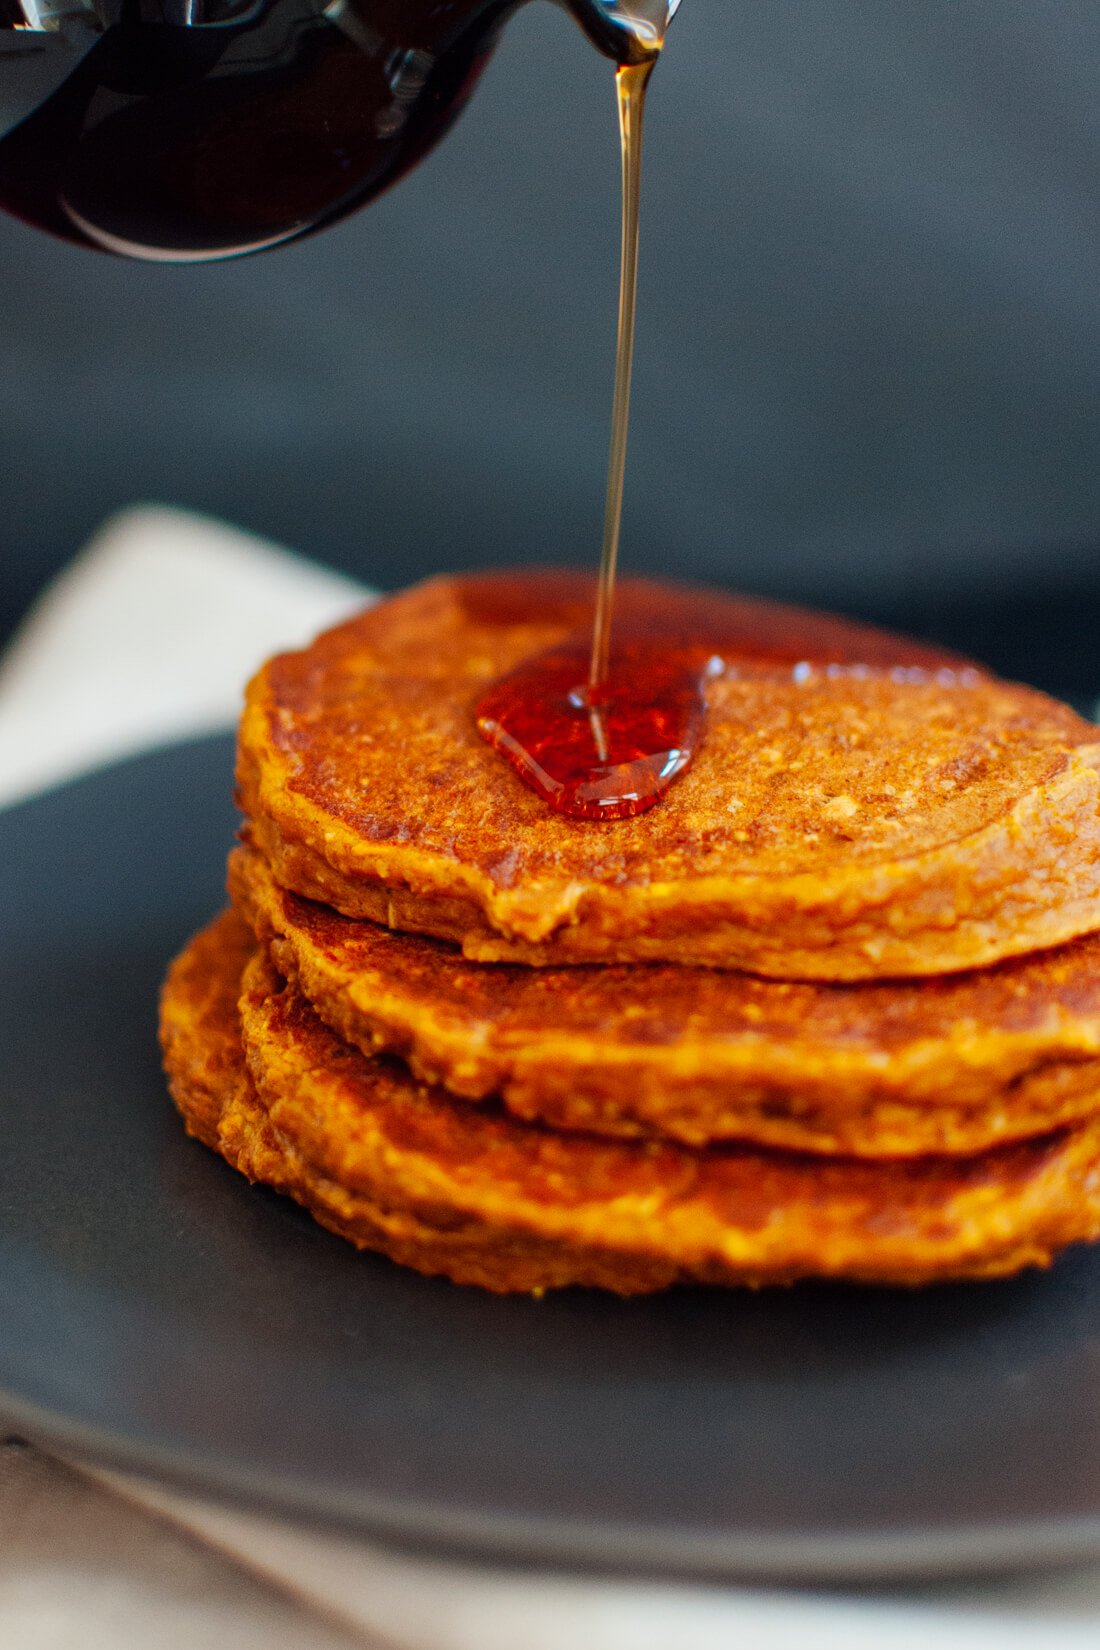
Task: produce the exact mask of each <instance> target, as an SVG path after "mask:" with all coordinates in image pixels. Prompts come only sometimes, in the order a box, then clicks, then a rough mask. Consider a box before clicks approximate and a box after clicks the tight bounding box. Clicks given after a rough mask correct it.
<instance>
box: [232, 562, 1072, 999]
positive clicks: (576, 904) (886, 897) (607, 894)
mask: <svg viewBox="0 0 1100 1650" xmlns="http://www.w3.org/2000/svg"><path fill="white" fill-rule="evenodd" d="M590 590H591V586H590V584H589V583H588V581H585V580H582V579H579V578H571V577H568V576H564V575H544V576H538V577H536V576H530V577H529V576H526V575H525V576H524V577H523V578H512V579H510V578H508V577H503V576H501V577H497V578H494V577H491V576H482V577H468V578H447V579H436V580H432V581H429V582H428V583H427V584H424V585H420V586H417V587H416V588H414V589H412V590H410V591H407V592H406V593H404V594H403V595H400V596H397V597H394V598H393V599H391V600H389V601H387V602H384V603H382V604H380V605H379V606H377V607H375V608H373V609H371V610H370V611H368V612H367V613H365V614H363V615H361V616H360V617H358V618H355V619H353V620H351V621H350V622H349V623H347V624H344V625H342V626H340V627H338V628H337V629H335V630H332V631H330V632H328V633H327V634H326V635H324V636H322V637H320V638H319V639H318V640H317V641H316V642H315V643H314V644H313V645H312V646H311V647H309V648H307V649H305V650H304V651H302V652H299V653H290V654H283V655H282V656H280V657H277V658H275V659H273V660H272V661H270V662H269V663H268V664H267V665H266V666H265V667H264V668H263V669H262V670H261V671H260V673H259V674H258V675H257V676H256V678H255V679H254V680H253V682H252V683H251V685H250V687H249V690H248V696H247V704H246V708H245V713H244V717H243V720H242V724H241V733H240V743H239V764H238V781H239V795H240V799H241V802H242V806H243V807H244V808H245V810H246V811H247V813H248V814H249V815H250V817H251V821H252V829H253V833H254V836H255V839H256V841H257V843H258V845H259V847H260V848H261V850H262V852H263V853H264V855H265V856H266V857H267V859H268V860H269V862H270V863H271V865H272V868H273V870H274V872H275V874H276V877H277V878H278V880H279V882H280V883H281V884H282V885H283V886H284V887H287V888H290V889H292V890H293V891H295V892H297V893H300V894H303V895H306V896H307V897H310V898H313V899H318V900H322V901H324V902H325V903H327V904H329V905H331V906H333V907H335V908H336V909H337V910H339V911H341V912H343V913H344V914H345V915H348V916H352V917H367V918H371V919H373V920H375V921H377V922H382V923H385V924H387V925H388V926H390V927H395V928H400V929H403V930H407V931H410V932H419V933H427V934H432V935H435V936H436V937H438V938H441V939H445V940H449V941H452V942H454V943H457V944H459V945H460V946H461V947H462V948H463V950H464V952H465V953H466V955H467V956H468V957H470V958H471V959H474V960H478V961H488V962H501V961H506V962H507V961H510V962H520V963H526V964H534V965H538V966H547V965H552V964H555V963H558V964H560V963H583V962H600V963H606V962H616V961H618V962H631V961H657V962H682V963H689V964H708V965H717V966H721V967H727V968H738V969H744V970H747V971H749V972H754V973H758V974H762V975H767V976H772V977H776V978H780V979H817V980H861V979H878V978H887V977H900V976H908V975H930V974H937V973H942V972H948V971H953V970H961V969H967V968H975V967H978V966H982V965H986V964H989V963H993V962H997V961H999V960H1001V959H1002V958H1005V957H1009V956H1015V955H1020V954H1022V953H1024V952H1027V951H1033V950H1038V949H1041V948H1044V947H1049V946H1053V945H1057V944H1061V943H1063V942H1064V941H1067V940H1070V939H1073V938H1075V937H1076V936H1078V935H1080V934H1083V933H1088V932H1092V931H1094V930H1096V929H1098V928H1100V772H1098V758H1100V746H1098V744H1097V743H1096V741H1097V740H1098V738H1100V735H1098V732H1097V730H1096V729H1095V728H1094V727H1093V726H1092V725H1091V724H1089V723H1087V722H1084V721H1083V720H1082V719H1081V718H1080V717H1078V716H1077V715H1076V714H1075V713H1074V712H1073V711H1072V710H1070V709H1069V708H1068V707H1067V706H1064V705H1060V704H1057V703H1056V702H1055V701H1053V700H1051V699H1048V698H1047V697H1045V696H1044V695H1043V694H1040V693H1036V692H1033V691H1031V690H1030V689H1027V688H1024V687H1020V686H1017V685H1014V684H1010V683H1005V682H1000V681H996V680H994V679H992V678H991V677H989V676H987V675H984V674H983V673H981V672H980V671H978V670H976V669H974V668H971V667H967V666H965V665H964V664H961V663H960V662H958V661H954V662H950V663H948V662H945V657H944V656H943V655H940V654H936V653H933V652H930V651H929V650H927V649H921V648H919V647H918V646H917V644H913V643H909V642H905V641H903V640H900V639H898V638H893V637H889V636H887V635H885V634H884V633H882V632H878V631H871V630H867V629H864V628H863V627H860V626H857V625H848V624H845V623H844V622H843V621H840V620H835V619H829V618H827V617H825V616H820V615H814V614H807V613H801V612H799V611H798V610H795V609H788V608H782V607H778V606H776V605H775V604H767V603H753V602H747V601H737V600H733V599H732V598H725V597H722V596H720V595H717V594H713V595H711V594H708V595H707V596H706V598H705V602H704V603H703V606H704V608H705V612H706V623H707V625H708V626H709V629H708V632H707V636H706V640H707V642H708V646H713V647H714V648H715V649H716V650H720V651H721V653H722V657H723V658H724V659H725V661H726V666H725V669H724V670H723V671H722V672H721V673H720V674H718V675H715V676H714V677H712V678H711V679H710V681H709V683H708V686H707V696H708V720H707V728H706V734H705V738H704V741H703V745H702V749H701V750H700V752H699V755H698V757H697V759H696V761H695V763H694V766H693V767H692V768H691V769H690V770H689V771H688V772H687V773H686V774H685V775H684V776H683V777H682V778H680V779H678V780H677V781H676V782H675V783H674V784H673V786H672V787H671V789H670V790H669V791H668V793H667V795H666V797H665V798H664V800H663V801H662V802H661V804H660V805H659V806H657V807H656V808H654V809H653V810H652V812H650V813H647V814H645V815H644V816H642V817H640V818H635V819H629V820H623V821H619V822H599V823H592V822H590V821H584V820H581V821H578V820H573V819H569V818H565V817H563V816H562V815H560V814H555V813H552V812H550V811H549V810H548V809H547V807H546V806H545V805H544V803H543V802H542V801H540V799H539V798H538V797H537V796H536V795H535V794H534V793H533V792H532V791H531V790H529V789H528V788H527V787H526V786H525V785H524V784H523V783H522V782H521V780H520V779H519V778H518V777H517V776H516V774H515V773H514V772H513V771H512V769H511V768H510V767H509V766H508V765H507V764H506V763H505V762H504V761H503V759H502V758H501V757H500V756H498V755H497V754H496V753H494V752H493V751H492V750H491V749H490V748H489V746H488V745H487V744H486V743H485V742H484V740H483V739H482V738H481V737H480V735H479V733H478V731H477V728H476V726H475V722H474V709H475V706H476V704H477V701H478V699H479V696H480V695H481V694H482V692H483V691H484V689H485V688H486V686H487V685H488V684H489V683H490V682H492V681H493V680H495V679H496V678H497V677H499V676H500V675H502V674H503V673H504V672H506V671H508V670H510V669H512V668H513V667H515V666H516V665H517V664H519V663H520V662H521V661H522V660H524V659H526V658H528V657H529V656H530V655H531V654H533V653H536V652H538V651H539V650H540V649H546V648H550V647H553V646H556V645H559V644H561V643H562V642H563V641H564V640H565V639H566V638H567V637H568V636H570V635H572V634H574V633H575V632H576V631H577V629H578V626H583V624H584V622H585V620H586V617H587V614H588V611H589V607H590ZM655 605H657V606H658V608H659V610H660V611H661V613H662V614H663V615H664V626H665V630H666V631H669V632H675V630H676V626H677V625H678V624H680V625H682V626H684V627H686V626H687V625H688V622H689V618H690V615H692V614H693V613H694V614H696V615H697V614H698V612H699V609H700V598H699V596H698V594H695V595H690V594H686V593H685V592H683V591H682V590H678V589H677V587H675V586H652V585H647V584H646V583H644V581H627V582H626V583H625V584H624V586H623V589H622V592H621V596H620V602H619V609H618V612H619V617H620V619H621V621H622V623H623V625H624V626H626V627H627V628H628V629H629V627H630V625H631V623H632V615H635V614H637V613H646V614H650V615H652V611H653V609H654V606H655ZM678 615H679V617H678ZM691 622H692V623H698V622H699V621H698V619H697V618H695V619H692V620H691Z"/></svg>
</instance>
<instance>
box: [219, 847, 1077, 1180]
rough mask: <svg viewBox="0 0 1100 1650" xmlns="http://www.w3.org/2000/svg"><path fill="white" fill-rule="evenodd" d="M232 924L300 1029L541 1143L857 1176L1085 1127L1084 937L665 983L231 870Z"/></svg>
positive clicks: (258, 872) (681, 972) (252, 866)
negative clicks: (522, 957) (503, 957)
mask: <svg viewBox="0 0 1100 1650" xmlns="http://www.w3.org/2000/svg"><path fill="white" fill-rule="evenodd" d="M229 887H230V893H231V895H232V897H233V901H234V904H235V905H236V906H237V908H238V910H239V911H240V912H241V914H242V915H243V916H244V917H245V918H246V920H247V921H248V922H249V924H250V925H251V927H252V929H253V930H254V932H255V933H256V934H257V936H258V937H259V938H260V940H261V941H262V942H263V943H264V944H265V945H267V946H268V947H269V948H270V949H271V952H272V955H273V957H274V960H275V962H276V964H277V966H278V968H279V971H280V972H281V973H282V974H283V976H284V977H286V978H288V979H291V980H292V981H293V982H294V983H295V984H296V985H297V986H298V987H299V989H300V990H301V991H302V992H303V994H304V995H305V996H306V997H307V998H308V999H309V1001H310V1002H311V1003H312V1004H313V1006H314V1008H315V1009H316V1010H317V1012H318V1013H319V1014H320V1016H321V1018H322V1019H323V1020H324V1021H325V1022H326V1023H327V1024H328V1025H329V1026H331V1027H332V1028H333V1029H334V1030H335V1031H337V1032H338V1033H339V1034H340V1036H342V1037H343V1038H344V1039H345V1040H346V1041H348V1042H351V1043H354V1044H355V1045H356V1046H357V1047H359V1048H360V1049H362V1050H364V1052H366V1053H368V1054H372V1053H376V1052H378V1051H386V1052H389V1053H393V1054H398V1055H400V1056H401V1058H402V1059H404V1060H406V1061H407V1062H408V1064H409V1065H410V1066H411V1067H412V1069H413V1071H414V1072H415V1073H416V1074H417V1076H419V1077H420V1078H421V1079H422V1080H423V1081H425V1082H432V1083H441V1084H442V1085H443V1086H444V1087H446V1088H447V1089H449V1090H451V1092H452V1093H455V1094H459V1095H462V1096H464V1097H465V1098H468V1099H472V1100H483V1099H485V1098H487V1097H489V1096H499V1097H500V1098H501V1099H503V1101H504V1103H505V1104H506V1105H507V1106H508V1108H509V1109H510V1110H511V1111H512V1112H514V1113H515V1114H516V1115H517V1116H519V1117H523V1118H525V1119H528V1120H530V1119H533V1118H539V1119H541V1120H542V1121H544V1122H546V1123H549V1124H551V1125H552V1126H554V1127H557V1128H565V1129H581V1130H588V1131H592V1132H595V1133H600V1134H612V1135H621V1136H631V1135H634V1136H637V1135H665V1136H668V1137H670V1138H673V1139H679V1140H682V1141H684V1142H686V1143H687V1144H689V1145H702V1144H705V1143H706V1142H708V1141H711V1140H734V1139H741V1140H752V1141H756V1142H757V1143H759V1144H763V1145H769V1146H777V1147H785V1148H788V1149H792V1150H798V1151H814V1152H832V1153H847V1154H851V1155H856V1156H870V1157H892V1156H920V1155H922V1154H925V1153H928V1152H950V1153H956V1152H957V1153H972V1152H977V1151H983V1150H985V1149H986V1148H987V1147H989V1146H992V1145H997V1144H999V1143H1001V1142H1003V1141H1006V1140H1012V1139H1021V1138H1024V1137H1026V1136H1027V1135H1032V1134H1042V1133H1046V1132H1048V1131H1049V1130H1050V1129H1052V1128H1055V1127H1057V1126H1058V1125H1060V1124H1062V1123H1066V1122H1071V1121H1074V1120H1076V1119H1078V1118H1081V1117H1083V1116H1086V1115H1087V1114H1088V1113H1090V1112H1092V1111H1094V1110H1096V1109H1097V1101H1098V1098H1100V937H1098V936H1091V937H1089V938H1086V939H1083V940H1077V941H1075V942H1073V943H1072V944H1071V945H1068V946H1064V947H1062V948H1060V949H1059V950H1056V951H1048V952H1043V953H1041V954H1039V955H1038V956H1035V957H1029V958H1023V959H1018V960H1015V961H1012V962H1006V963H1002V964H1000V965H998V966H997V967H995V968H992V969H985V970H981V971H979V972H977V973H972V974H962V975H952V976H948V977H946V978H943V979H937V980H917V981H908V982H887V983H872V984H864V985H852V986H839V985H828V984H820V983H818V984H811V983H797V984H788V983H784V982H780V981H776V980H762V979H757V978H754V977H752V976H750V975H744V974H733V973H728V972H719V971H716V970H712V969H690V968H685V967H682V966H679V965H677V964H651V965H649V966H644V965H639V964H633V965H630V964H627V965H612V966H609V967H607V968H583V967H575V968H565V969H527V968H522V967H515V966H507V965H498V966H497V967H493V968H486V967H484V966H482V965H480V964H476V963H469V962H467V961H466V960H465V959H464V958H463V957H462V955H461V953H459V952H457V951H455V950H453V949H451V948H449V947H447V946H444V945H442V944H441V943H440V942H438V941H435V940H427V939H422V938H417V937H414V936H411V935H408V934H401V933H395V932H393V931H391V930H390V929H386V928H382V927H379V926H378V925H377V924H375V923H369V922H364V921H355V920H354V919H351V918H348V917H342V916H340V915H339V914H338V913H336V912H334V911H332V910H331V909H329V908H328V907H327V906H323V905H318V904H316V903H315V902H313V901H311V900H304V899H302V898H301V897H300V896H298V895H295V894H288V893H286V892H285V891H284V890H283V889H281V888H280V887H279V886H278V884H277V883H276V882H275V880H274V878H273V876H272V875H271V872H270V869H269V867H268V866H267V865H266V863H265V862H264V860H263V859H262V858H261V856H260V855H259V854H257V853H255V852H254V851H252V850H249V849H246V848H241V849H237V850H235V851H234V853H233V854H232V855H231V856H230V866H229Z"/></svg>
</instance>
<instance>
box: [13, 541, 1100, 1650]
mask: <svg viewBox="0 0 1100 1650" xmlns="http://www.w3.org/2000/svg"><path fill="white" fill-rule="evenodd" d="M366 594H367V593H366V592H365V591H363V590H362V589H361V588H360V587H358V586H355V585H353V584H352V583H351V582H350V581H348V580H346V579H342V578H339V577H337V576H336V575H335V574H331V573H326V572H323V571H322V570H321V569H319V568H317V567H315V566H313V565H312V564H310V563H307V562H302V561H300V560H298V559H297V558H294V557H291V556H289V555H288V554H287V553H286V552H283V551H277V550H274V549H273V548H271V547H269V546H266V545H262V544H260V543H258V542H257V541H255V540H250V539H248V538H246V537H244V536H243V535H241V534H237V533H234V532H232V531H231V530H230V529H227V528H225V527H222V526H220V525H218V524H215V523H211V522H203V521H200V520H196V519H195V518H192V517H186V516H181V515H180V514H178V513H176V512H169V511H160V510H150V509H146V510H141V511H136V512H131V513H128V514H127V515H125V516H123V517H120V518H119V519H118V520H116V521H115V522H113V523H110V524H108V526H107V528H106V529H105V530H104V531H103V533H102V534H100V535H99V536H98V537H97V539H96V541H95V542H94V543H93V544H92V545H91V546H89V548H88V550H87V551H86V552H85V553H84V555H83V556H82V557H81V558H79V560H78V561H77V562H76V563H74V565H73V567H72V568H71V569H70V570H69V571H68V572H67V573H66V574H64V575H63V576H62V578H61V579H60V580H58V582H57V583H56V585H55V586H54V587H53V588H52V589H51V590H50V591H49V592H47V594H46V596H45V597H44V598H43V600H42V602H41V603H40V604H39V606H38V608H37V609H36V611H35V613H34V614H33V615H32V617H31V619H30V620H29V621H28V623H27V625H26V626H25V627H24V629H23V631H22V632H21V634H20V636H19V637H18V638H17V639H16V642H15V644H14V645H13V647H12V648H11V649H10V650H9V654H8V656H7V658H6V660H5V661H4V662H3V665H2V666H0V801H5V800H6V801H14V800H16V799H17V798H19V797H21V796H25V795H29V794H31V793H33V791H34V790H36V789H38V788H40V787H41V786H43V785H46V784H49V783H51V782H53V781H56V780H57V779H60V778H63V777H65V776H67V775H69V774H72V773H75V772H79V771H83V770H84V769H86V768H88V767H91V766H94V765H95V764H96V763H98V762H102V761H104V760H107V759H109V758H111V757H113V756H116V755H122V754H125V753H127V752H130V751H134V750H138V749H140V748H142V747H143V746H145V745H148V744H150V743H154V742H160V741H163V740H165V739H178V738H183V737H186V736H188V735H189V734H191V733H195V732H200V731H207V730H211V729H214V728H219V727H222V728H227V727H229V726H230V725H231V723H232V721H233V719H234V717H235V715H236V710H237V705H238V702H239V696H240V685H241V683H242V682H243V681H244V679H245V677H246V676H247V674H248V673H249V671H250V670H251V669H252V667H253V666H254V665H255V664H256V663H257V662H258V661H259V660H260V659H261V658H262V657H263V656H264V655H265V654H266V653H268V652H270V651H271V650H272V649H273V648H275V647H277V646H285V645H292V644H294V643H296V642H298V641H300V640H304V639H305V638H306V637H307V636H308V635H309V634H311V633H312V632H313V631H314V630H316V629H317V628H319V627H320V626H322V625H324V624H326V623H328V622H330V621H332V620H334V619H336V618H337V617H339V616H340V615H341V614H342V613H344V612H346V611H347V610H348V609H349V607H351V606H353V605H356V604H358V603H360V602H361V601H362V600H363V599H364V596H365V595H366ZM929 1643H933V1644H935V1645H936V1646H937V1650H1096V1646H1097V1645H1098V1644H1100V1565H1097V1566H1096V1567H1086V1568H1080V1569H1077V1570H1073V1571H1067V1572H1063V1573H1061V1574H1057V1575H1045V1576H1043V1575H1040V1576H1024V1577H1020V1578H1014V1579H1001V1580H991V1581H986V1582H981V1583H975V1584H971V1585H968V1586H950V1587H946V1586H940V1587H928V1588H924V1589H909V1590H907V1591H904V1592H902V1591H893V1592H890V1593H881V1592H880V1593H877V1594H868V1595H863V1596H861V1595H859V1594H855V1593H844V1592H836V1591H834V1592H831V1593H812V1592H803V1593H784V1592H782V1591H760V1590H752V1589H747V1588H736V1587H721V1586H702V1585H699V1586H694V1585H687V1584H673V1583H658V1582H646V1581H644V1580H637V1581H631V1580H615V1579H600V1578H593V1577H583V1578H582V1577H577V1576H570V1575H562V1574H557V1575H544V1574H539V1573H535V1572H529V1571H524V1570H522V1569H517V1568H502V1569H499V1570H498V1569H494V1568H493V1567H492V1566H489V1565H475V1564H463V1563H448V1562H444V1561H440V1560H427V1559H423V1558H418V1557H416V1556H414V1555H409V1554H404V1553H401V1552H396V1551H393V1550H390V1549H387V1548H386V1547H385V1546H383V1545H381V1544H378V1543H372V1542H370V1541H367V1540H361V1539H356V1538H353V1537H349V1536H346V1535H340V1534H334V1533H333V1532H331V1531H324V1530H317V1529H310V1528H304V1527H299V1526H295V1525H293V1524H291V1523H289V1522H287V1521H284V1520H279V1519H275V1518H272V1517H268V1516H264V1515H263V1514H262V1512H255V1511H246V1510H242V1509H236V1508H229V1507H226V1506H221V1505H216V1504H213V1503H209V1502H205V1501H203V1500H202V1499H201V1498H198V1497H195V1496H185V1495H181V1494H180V1493H179V1492H178V1491H173V1490H170V1489H168V1488H166V1487H165V1486H163V1485H154V1484H151V1483H148V1482H146V1481H144V1480H139V1479H135V1478H128V1477H122V1476H120V1475H116V1474H110V1473H107V1474H105V1473H102V1472H97V1473H96V1474H94V1475H92V1476H89V1475H88V1473H87V1472H85V1471H83V1470H80V1469H77V1468H76V1467H74V1466H72V1465H66V1464H64V1463H62V1462H60V1461H58V1460H57V1459H55V1458H53V1457H51V1456H50V1455H49V1454H47V1453H44V1452H42V1451H40V1450H37V1449H26V1448H23V1449H20V1448H15V1447H11V1446H9V1447H6V1448H3V1449H0V1650H54V1647H62V1646H69V1645H72V1646H79V1647H80V1650H100V1646H103V1647H104V1650H106V1647H107V1646H110V1647H111V1650H115V1647H117V1646H120V1645H125V1646H130V1645H135V1646H145V1645H149V1646H154V1645H155V1646H156V1647H157V1650H177V1646H178V1647H179V1650H184V1647H185V1646H186V1647H188V1650H206V1647H207V1646H210V1647H211V1650H253V1646H256V1647H257V1650H259V1647H260V1646H263V1647H264V1650H277V1647H279V1646H284V1645H285V1646H293V1647H294V1650H330V1647H331V1650H337V1647H342V1646H349V1647H350V1646H358V1647H360V1650H387V1647H388V1650H727V1647H736V1650H927V1646H928V1645H929Z"/></svg>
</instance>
